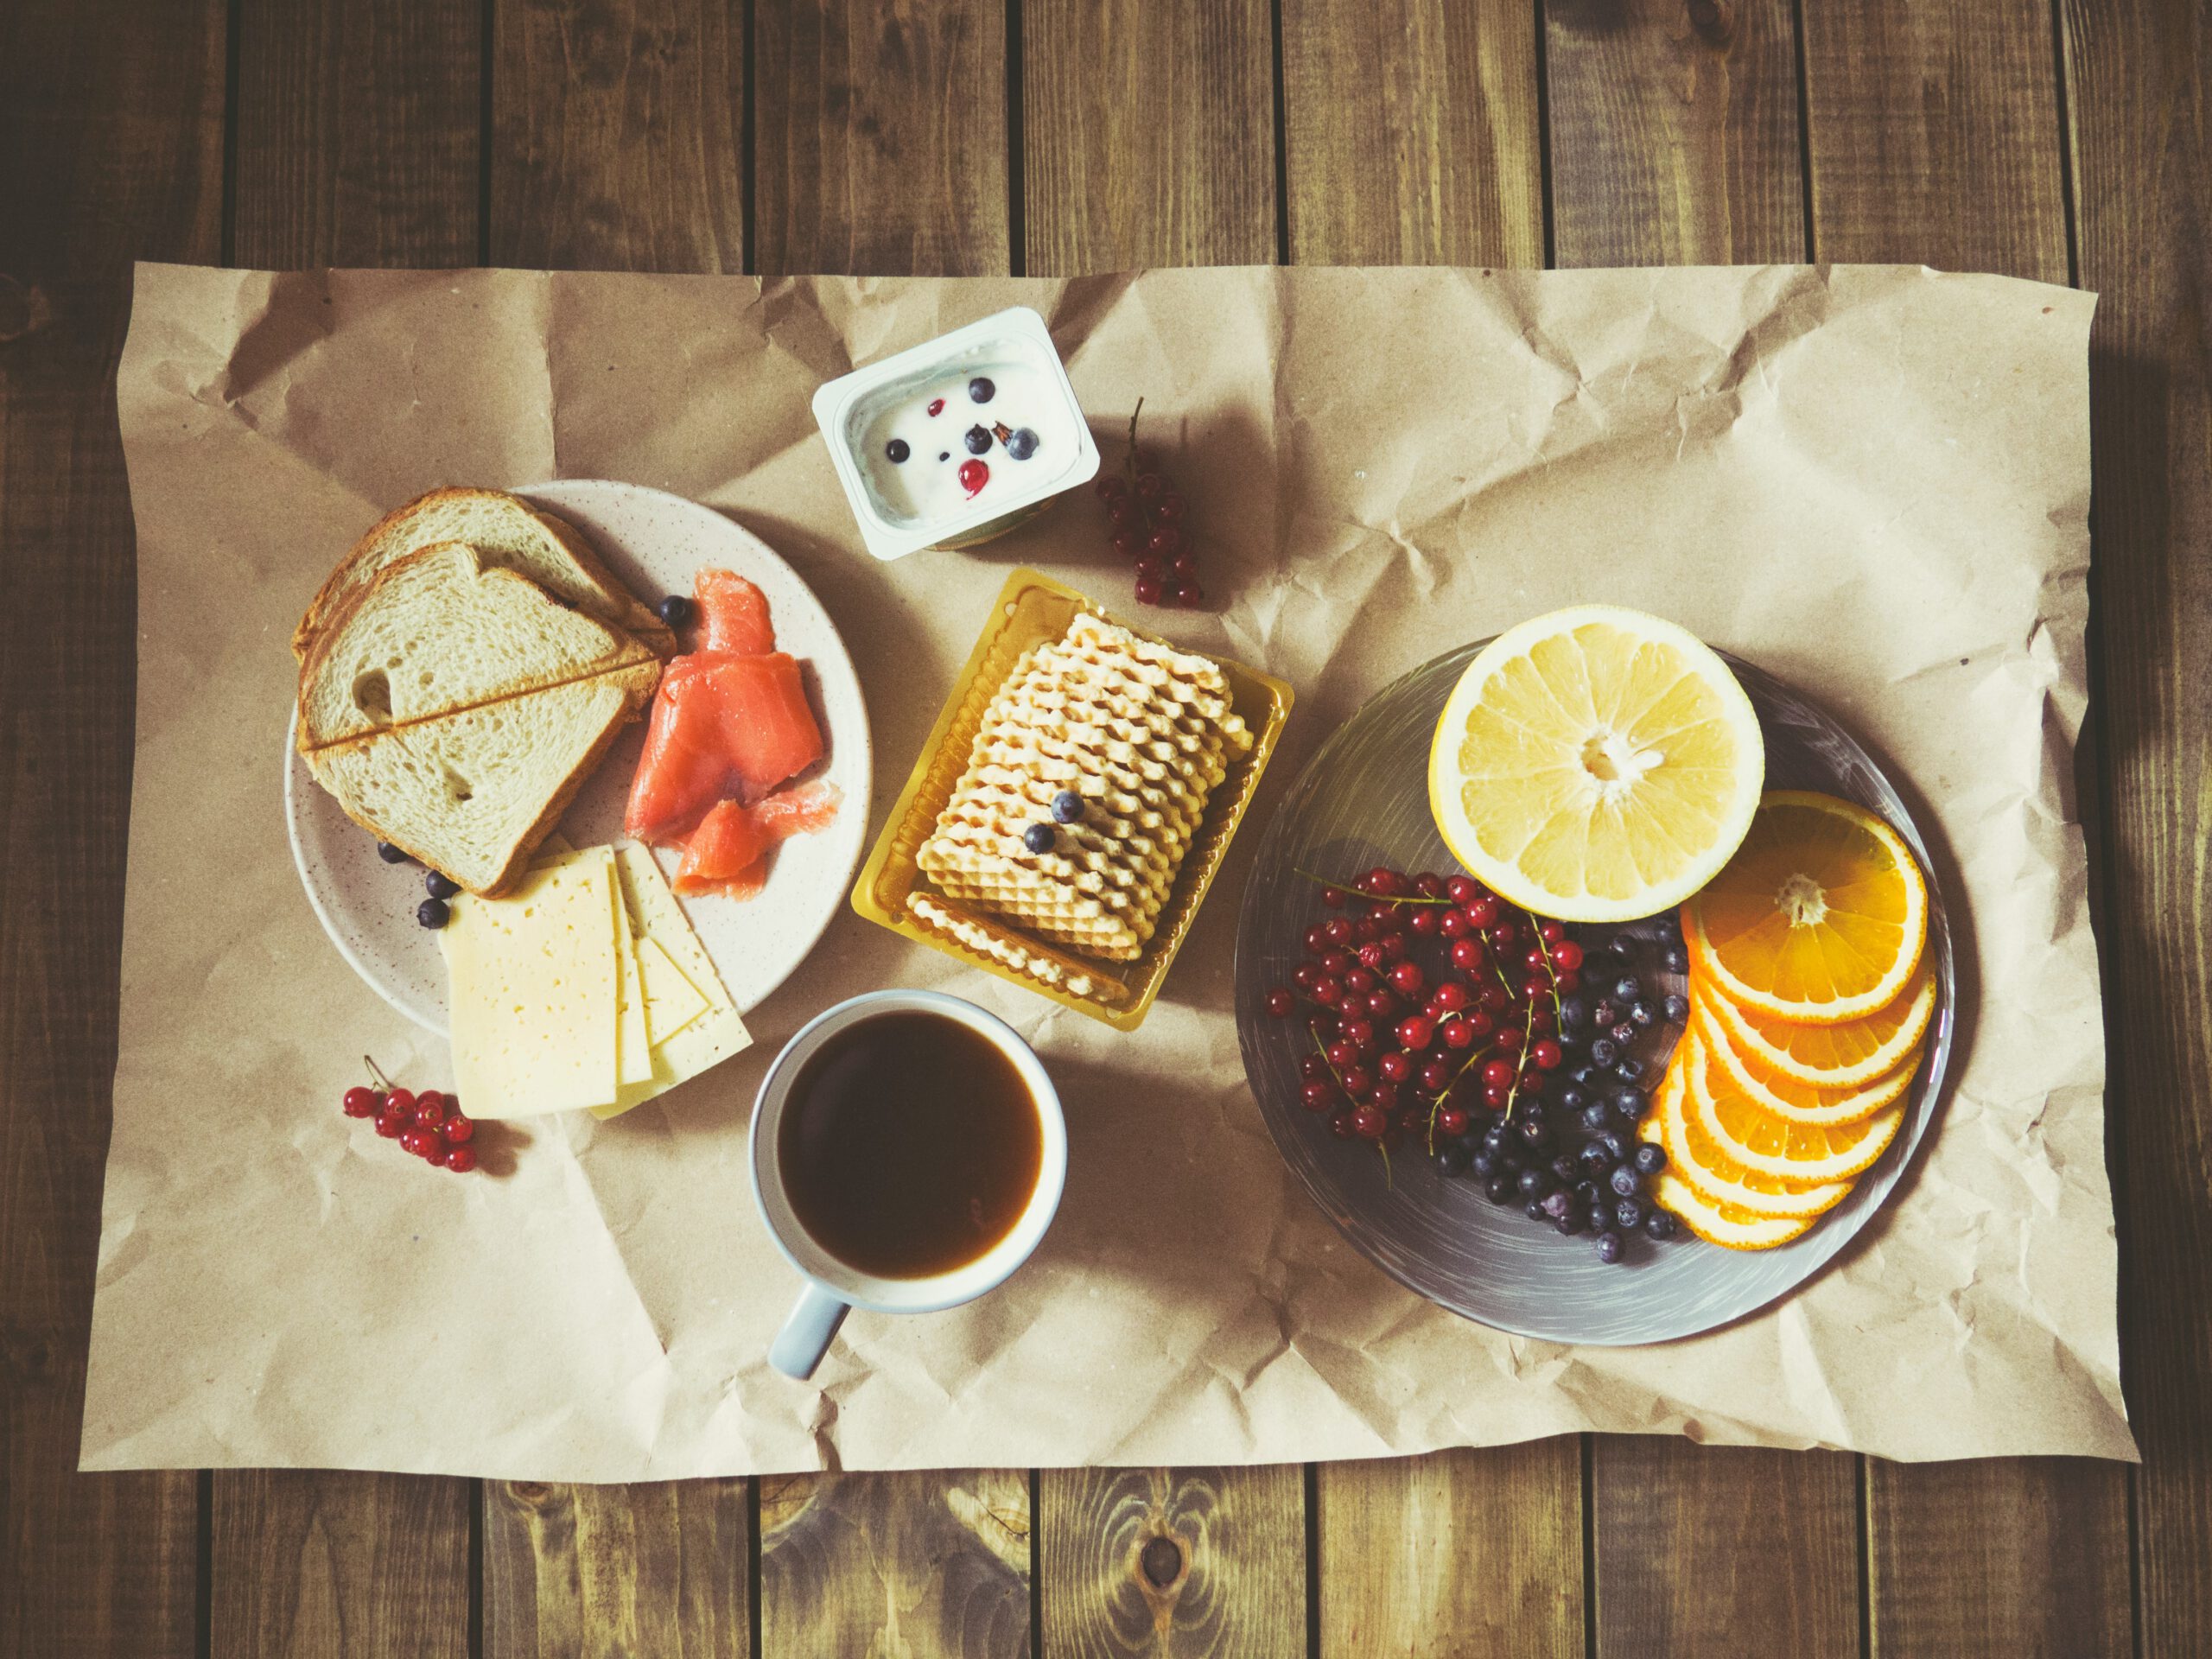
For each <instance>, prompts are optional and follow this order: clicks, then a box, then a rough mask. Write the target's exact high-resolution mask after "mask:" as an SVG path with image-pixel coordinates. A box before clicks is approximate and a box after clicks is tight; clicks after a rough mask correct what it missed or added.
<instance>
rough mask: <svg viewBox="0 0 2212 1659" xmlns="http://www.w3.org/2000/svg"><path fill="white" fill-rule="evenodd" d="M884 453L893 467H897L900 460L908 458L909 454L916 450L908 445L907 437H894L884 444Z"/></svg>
mask: <svg viewBox="0 0 2212 1659" xmlns="http://www.w3.org/2000/svg"><path fill="white" fill-rule="evenodd" d="M883 453H884V455H885V456H886V457H887V459H888V460H889V461H890V462H891V464H892V465H893V467H896V466H897V465H898V464H899V462H900V461H904V460H906V457H907V456H909V455H911V454H913V453H914V452H913V451H912V449H909V448H907V447H906V439H904V438H893V439H892V440H891V442H888V443H887V444H885V445H884V446H883Z"/></svg>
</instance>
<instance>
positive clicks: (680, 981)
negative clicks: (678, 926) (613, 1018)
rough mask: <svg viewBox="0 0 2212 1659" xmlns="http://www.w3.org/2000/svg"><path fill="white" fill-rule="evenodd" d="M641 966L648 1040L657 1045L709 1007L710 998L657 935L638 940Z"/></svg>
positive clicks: (639, 967)
mask: <svg viewBox="0 0 2212 1659" xmlns="http://www.w3.org/2000/svg"><path fill="white" fill-rule="evenodd" d="M638 969H639V973H640V975H641V976H643V978H644V980H645V1029H646V1040H647V1041H648V1042H650V1043H651V1044H652V1046H653V1047H655V1048H658V1047H659V1046H661V1045H662V1044H663V1043H664V1042H666V1041H667V1040H668V1039H670V1038H671V1037H673V1036H675V1035H676V1033H677V1032H679V1031H682V1030H683V1028H684V1027H686V1026H688V1025H690V1023H691V1022H692V1021H693V1020H696V1019H697V1018H698V1017H699V1016H700V1015H701V1014H704V1013H705V1012H706V1011H707V999H706V998H705V997H703V996H702V995H700V994H699V988H698V987H697V986H696V985H694V984H693V983H692V982H690V980H688V979H686V978H684V976H683V969H681V968H679V967H677V965H676V963H675V962H674V961H673V960H672V959H671V957H670V956H669V954H668V952H667V951H665V950H663V949H661V944H660V941H659V940H658V939H654V938H639V940H638Z"/></svg>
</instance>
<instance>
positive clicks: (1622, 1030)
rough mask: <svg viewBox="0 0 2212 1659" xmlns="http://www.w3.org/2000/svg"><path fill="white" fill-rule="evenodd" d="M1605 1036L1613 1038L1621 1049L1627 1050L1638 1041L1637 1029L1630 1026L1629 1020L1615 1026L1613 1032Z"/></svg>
mask: <svg viewBox="0 0 2212 1659" xmlns="http://www.w3.org/2000/svg"><path fill="white" fill-rule="evenodd" d="M1605 1035H1606V1036H1608V1037H1610V1038H1611V1039H1613V1041H1614V1042H1615V1043H1616V1044H1617V1045H1618V1046H1620V1047H1622V1048H1626V1047H1627V1046H1629V1045H1630V1043H1632V1042H1634V1041H1635V1040H1636V1027H1634V1026H1632V1025H1630V1023H1629V1022H1628V1021H1627V1020H1622V1021H1621V1022H1620V1024H1618V1026H1615V1027H1613V1028H1612V1029H1611V1031H1609V1032H1607V1033H1605Z"/></svg>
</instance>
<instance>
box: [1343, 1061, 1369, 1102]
mask: <svg viewBox="0 0 2212 1659" xmlns="http://www.w3.org/2000/svg"><path fill="white" fill-rule="evenodd" d="M1374 1086H1375V1077H1374V1074H1373V1073H1371V1072H1370V1071H1368V1069H1367V1068H1366V1067H1365V1066H1363V1065H1348V1066H1346V1067H1345V1068H1344V1093H1346V1094H1348V1095H1350V1096H1351V1097H1352V1098H1353V1099H1355V1100H1358V1099H1362V1098H1364V1097H1365V1096H1366V1094H1367V1091H1368V1090H1370V1089H1372V1088H1373V1087H1374Z"/></svg>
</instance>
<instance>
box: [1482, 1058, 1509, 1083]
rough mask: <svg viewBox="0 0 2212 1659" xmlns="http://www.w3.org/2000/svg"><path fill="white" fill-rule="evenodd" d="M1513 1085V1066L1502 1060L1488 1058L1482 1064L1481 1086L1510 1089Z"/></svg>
mask: <svg viewBox="0 0 2212 1659" xmlns="http://www.w3.org/2000/svg"><path fill="white" fill-rule="evenodd" d="M1512 1086H1513V1067H1512V1066H1511V1065H1510V1064H1509V1063H1508V1062H1506V1061H1504V1060H1488V1061H1485V1062H1484V1065H1483V1087H1484V1088H1485V1089H1510V1088H1511V1087H1512Z"/></svg>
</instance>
